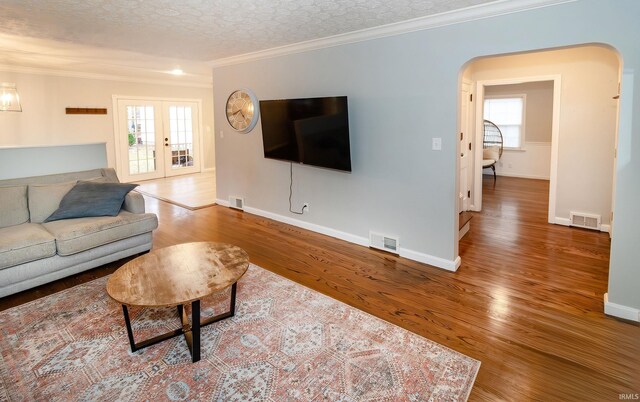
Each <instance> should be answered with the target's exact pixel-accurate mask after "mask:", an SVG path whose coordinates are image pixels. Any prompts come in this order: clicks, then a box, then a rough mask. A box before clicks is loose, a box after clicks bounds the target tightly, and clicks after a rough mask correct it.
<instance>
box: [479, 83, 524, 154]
mask: <svg viewBox="0 0 640 402" xmlns="http://www.w3.org/2000/svg"><path fill="white" fill-rule="evenodd" d="M515 98H521V99H522V120H521V122H520V146H519V147H507V146H504V147H503V148H504V150H505V151H525V146H524V144H525V138H526V137H525V131H526V130H525V127H526V121H527V94H508V95H489V96H485V97H484V100H483V104H482V116H483V118H484V109H485V108H484V102H486V101H487V100H489V99H515ZM494 123H495V122H494ZM496 125H497V126H498V127H500V124H498V123H496Z"/></svg>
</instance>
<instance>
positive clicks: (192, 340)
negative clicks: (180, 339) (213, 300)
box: [122, 283, 237, 363]
mask: <svg viewBox="0 0 640 402" xmlns="http://www.w3.org/2000/svg"><path fill="white" fill-rule="evenodd" d="M236 288H237V286H236V284H235V283H234V284H233V285H232V286H231V300H230V303H229V311H227V312H225V313H222V314H218V315H216V316H214V317H211V318H208V319H206V320H201V318H200V300H195V301H193V302H192V303H191V323H189V319H188V318H187V314H186V312H185V310H184V306H183V305H182V304H179V305H178V306H177V310H178V316H179V317H180V320H181V321H182V328H179V329H176V330H173V331H171V332H167V333H165V334H161V335H158V336H155V337H153V338H150V339H147V340H144V341H141V342H138V343H136V342H135V340H134V338H133V330H132V328H131V320H130V318H129V310H128V309H127V306H126V305H124V304H123V305H122V312H123V314H124V323H125V325H126V327H127V335H128V337H129V343H130V344H131V352H135V351H137V350H140V349H142V348H146V347H147V346H151V345H155V344H156V343H159V342H162V341H164V340H167V339H170V338H173V337H176V336H178V335H184V338H185V340H186V341H187V345H188V347H189V352H191V360H192V361H193V362H194V363H195V362H197V361H199V360H200V345H201V342H200V332H201V331H200V329H201V328H202V327H204V326H206V325H209V324H213V323H214V322H218V321H220V320H223V319H225V318H229V317H233V316H234V315H235V312H236Z"/></svg>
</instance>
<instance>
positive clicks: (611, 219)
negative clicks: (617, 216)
mask: <svg viewBox="0 0 640 402" xmlns="http://www.w3.org/2000/svg"><path fill="white" fill-rule="evenodd" d="M609 220H610V221H611V222H613V211H611V218H609Z"/></svg>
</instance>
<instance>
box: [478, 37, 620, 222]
mask: <svg viewBox="0 0 640 402" xmlns="http://www.w3.org/2000/svg"><path fill="white" fill-rule="evenodd" d="M470 68H471V69H472V76H473V78H474V80H475V81H486V80H498V79H513V78H520V77H534V76H544V75H560V76H561V80H562V88H561V99H560V132H559V141H558V176H557V186H556V205H555V211H556V218H560V220H565V221H566V220H568V219H569V212H570V211H577V212H585V213H590V214H597V215H601V216H602V223H603V224H609V222H610V212H611V210H612V206H611V192H612V183H613V156H614V145H615V132H616V114H617V100H615V99H613V96H614V95H615V94H617V91H618V77H619V72H620V60H619V59H618V56H617V54H616V53H615V52H614V51H612V50H611V49H609V48H606V47H603V46H581V47H575V48H570V49H562V50H554V51H547V52H537V53H530V54H518V55H510V56H504V57H492V58H484V59H479V60H476V61H474V62H473V63H472V65H471V66H470ZM528 101H529V98H528V97H527V102H528ZM525 136H526V137H527V138H528V136H527V134H526V133H525ZM535 138H542V137H539V136H538V135H537V134H536V137H535ZM529 148H530V149H531V151H529ZM546 149H547V148H546V147H544V146H542V145H540V146H530V145H527V151H526V152H527V153H529V152H530V153H531V155H532V157H534V156H539V157H540V158H541V159H540V160H532V161H530V163H529V165H530V166H532V167H534V166H535V167H539V168H542V166H543V164H544V163H546V161H547V159H548V158H549V157H548V156H547V154H546V153H545V154H544V155H542V153H543V152H546ZM516 152H517V151H514V152H511V153H509V152H505V153H504V154H503V159H502V161H501V162H502V167H501V169H503V171H504V170H507V171H508V166H509V163H511V164H512V166H514V164H515V163H516V162H515V161H514V159H516V158H517V157H518V155H517V154H516ZM534 154H535V155H534ZM515 173H520V172H519V171H516V172H515ZM532 176H533V177H535V176H536V175H532ZM524 177H526V174H525V176H524Z"/></svg>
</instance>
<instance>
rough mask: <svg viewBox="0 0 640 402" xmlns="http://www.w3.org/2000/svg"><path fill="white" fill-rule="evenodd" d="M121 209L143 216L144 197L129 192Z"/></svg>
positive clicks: (137, 193)
mask: <svg viewBox="0 0 640 402" xmlns="http://www.w3.org/2000/svg"><path fill="white" fill-rule="evenodd" d="M122 208H123V209H124V210H125V211H129V212H131V213H134V214H144V197H143V196H142V194H140V193H139V192H137V191H129V193H128V194H127V196H126V197H124V204H122Z"/></svg>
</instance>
